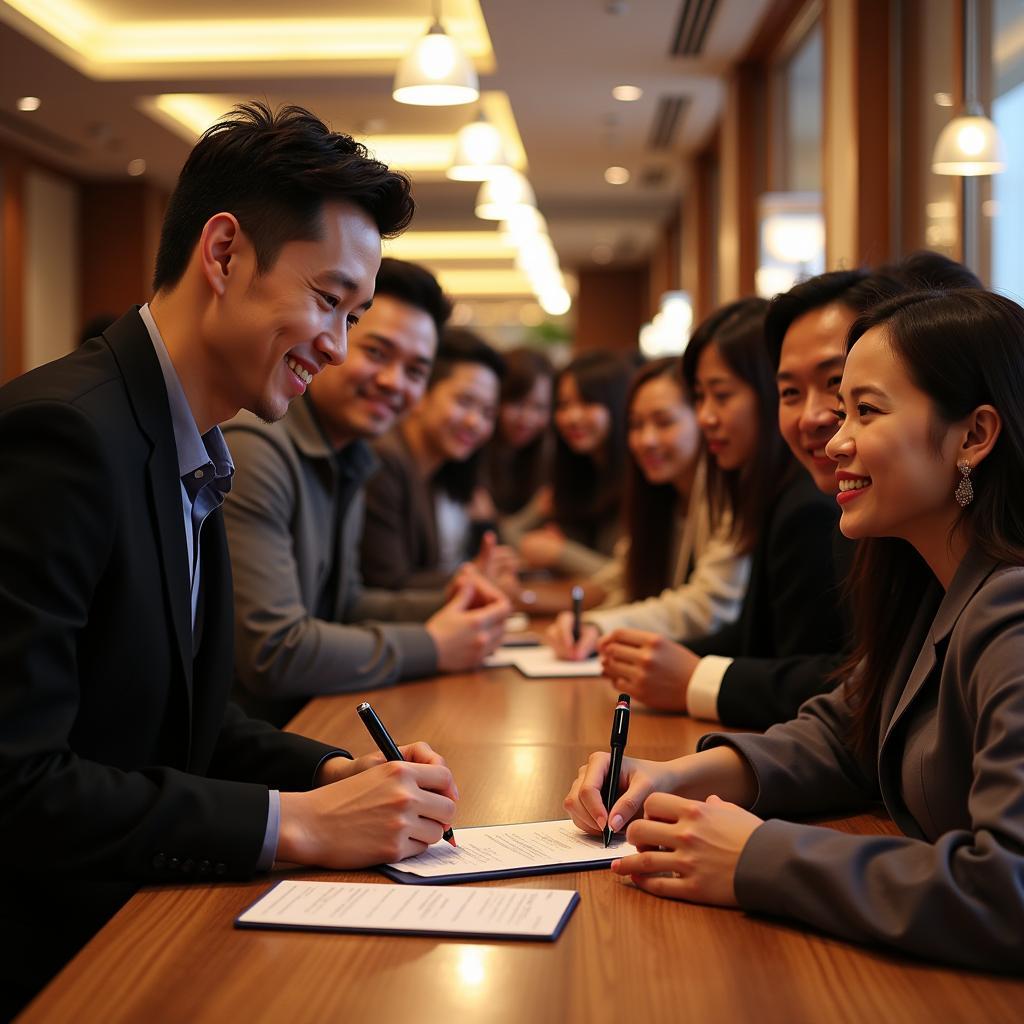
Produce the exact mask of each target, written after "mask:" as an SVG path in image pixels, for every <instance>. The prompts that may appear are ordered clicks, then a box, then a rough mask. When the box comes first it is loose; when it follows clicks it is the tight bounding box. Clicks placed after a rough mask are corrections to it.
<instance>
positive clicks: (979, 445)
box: [957, 405, 1003, 467]
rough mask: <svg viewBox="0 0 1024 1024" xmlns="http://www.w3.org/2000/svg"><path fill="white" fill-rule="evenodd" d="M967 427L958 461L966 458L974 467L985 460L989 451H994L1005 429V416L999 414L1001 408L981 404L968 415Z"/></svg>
mask: <svg viewBox="0 0 1024 1024" xmlns="http://www.w3.org/2000/svg"><path fill="white" fill-rule="evenodd" d="M966 427H967V430H966V433H965V435H964V440H963V443H962V444H961V446H960V451H959V453H958V455H957V462H960V461H961V460H966V461H967V462H969V463H970V464H971V466H972V467H974V466H977V465H978V463H980V462H982V461H984V459H985V458H986V457H987V456H988V454H989V452H991V451H992V448H993V446H994V445H995V443H996V440H997V439H998V437H999V434H1000V432H1001V431H1002V429H1003V418H1002V416H1000V415H999V410H998V409H996V408H995V406H992V405H979V406H978V408H977V409H975V410H974V412H972V413H971V414H970V416H968V417H967V421H966Z"/></svg>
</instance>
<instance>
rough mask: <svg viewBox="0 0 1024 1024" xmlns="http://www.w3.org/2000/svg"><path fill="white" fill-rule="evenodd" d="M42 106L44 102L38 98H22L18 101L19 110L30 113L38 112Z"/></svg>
mask: <svg viewBox="0 0 1024 1024" xmlns="http://www.w3.org/2000/svg"><path fill="white" fill-rule="evenodd" d="M42 105H43V101H42V100H41V99H40V98H39V97H38V96H22V97H21V98H20V99H19V100H18V109H19V110H24V111H26V112H28V113H31V112H32V111H33V110H38V109H39V108H40V107H41V106H42Z"/></svg>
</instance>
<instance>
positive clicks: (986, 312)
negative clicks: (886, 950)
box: [566, 291, 1024, 973]
mask: <svg viewBox="0 0 1024 1024" xmlns="http://www.w3.org/2000/svg"><path fill="white" fill-rule="evenodd" d="M1021 394H1024V310H1022V309H1021V307H1020V306H1018V305H1017V304H1016V303H1014V302H1012V301H1011V300H1009V299H1006V298H1004V297H1002V296H999V295H993V294H991V293H987V292H981V291H960V292H957V293H955V294H948V295H947V294H941V293H935V292H926V293H917V294H915V295H910V296H906V297H901V298H897V299H893V300H891V301H889V302H886V303H885V304H883V305H882V306H879V307H877V308H876V309H874V310H872V311H871V312H869V313H867V314H865V315H863V316H861V317H860V318H859V319H858V320H857V321H856V323H855V324H854V326H853V328H852V329H851V332H850V354H849V358H848V360H847V363H846V367H845V370H844V371H843V380H842V387H841V391H840V406H841V409H842V413H841V418H842V420H843V422H842V425H841V426H840V429H839V432H838V433H837V434H836V435H835V436H834V437H833V438H832V440H831V441H829V443H828V445H827V450H828V453H829V455H830V456H831V457H832V458H833V459H835V460H836V462H837V463H838V467H839V468H838V471H837V476H838V478H839V480H840V481H841V488H842V489H841V491H840V495H839V503H840V506H841V508H842V518H841V520H840V527H841V529H842V531H843V533H844V534H845V535H846V536H848V537H851V538H856V539H858V540H860V541H861V543H860V546H859V550H858V555H857V563H856V566H855V575H854V590H853V598H854V603H855V609H856V622H857V648H856V650H855V651H854V653H853V655H852V656H851V658H850V660H849V662H848V663H847V665H846V666H845V668H844V670H843V673H844V679H845V682H844V684H843V685H842V686H840V687H839V688H838V689H836V690H834V691H832V692H830V693H828V694H824V695H822V696H819V697H815V698H813V699H811V700H809V701H808V702H807V703H806V704H804V706H803V707H802V708H801V711H800V715H799V717H798V718H796V719H795V720H793V721H791V722H786V723H785V724H783V725H776V726H774V727H773V728H771V729H769V730H768V732H767V733H765V734H764V735H763V736H757V735H742V734H730V735H711V736H707V737H705V738H704V739H703V740H702V741H701V750H700V752H699V753H697V754H691V755H689V756H685V757H681V758H678V759H677V760H675V761H667V762H655V761H637V760H630V759H628V758H627V759H626V762H627V763H624V764H623V780H624V781H623V785H624V786H625V791H624V793H623V795H622V797H621V798H620V799H619V800H618V801H617V802H616V804H615V806H614V807H613V808H611V818H612V822H611V824H612V827H613V828H616V827H618V825H619V824H620V819H621V820H623V821H625V820H628V819H629V818H631V817H633V816H634V815H636V814H637V813H638V812H640V810H641V808H642V809H643V812H644V815H645V816H644V818H643V820H638V821H635V822H634V823H633V824H632V825H630V827H629V830H628V833H627V834H628V837H629V840H630V842H632V843H635V844H636V845H637V847H638V849H639V850H640V851H641V852H640V853H638V854H637V855H635V856H631V857H626V858H623V859H622V860H621V861H616V862H615V863H614V864H613V865H612V867H613V870H615V871H617V872H618V873H620V874H622V875H631V876H632V877H633V880H634V882H635V883H636V884H637V885H638V886H639V887H640V888H642V889H646V890H647V891H648V892H652V893H655V894H657V895H661V896H669V897H672V898H676V899H685V900H694V901H698V902H701V903H719V904H723V905H729V906H737V905H738V906H740V907H742V908H743V909H745V910H748V911H756V912H762V913H766V914H771V915H772V916H776V917H789V918H795V919H796V920H799V921H802V922H804V923H806V924H809V925H811V926H812V927H815V928H818V929H820V930H821V931H824V932H827V933H831V934H833V935H839V936H841V937H843V938H847V939H852V940H854V941H857V942H866V943H878V944H882V945H886V946H892V947H895V948H897V949H900V950H903V951H905V952H908V953H913V954H916V955H918V956H924V957H928V958H930V959H934V960H941V961H945V962H949V963H954V964H959V965H962V966H968V967H978V968H983V969H987V970H993V969H995V970H1003V971H1013V972H1017V973H1019V972H1020V971H1021V970H1022V969H1024V944H1022V943H1021V934H1022V932H1024V513H1022V512H1021V505H1020V502H1019V501H1018V500H1017V495H1016V488H1017V487H1018V481H1019V480H1020V479H1021V477H1022V476H1024V414H1022V412H1021V406H1020V395H1021ZM607 764H608V755H607V754H606V753H600V754H593V755H591V757H590V761H589V762H588V764H587V765H585V766H584V767H583V768H581V769H580V772H579V775H578V777H577V780H576V782H575V783H574V784H573V786H572V789H571V791H570V793H569V796H568V797H567V798H566V806H567V807H568V808H569V810H570V812H571V814H572V816H573V818H574V820H575V821H576V822H577V824H579V825H580V826H581V827H582V828H584V829H586V830H587V831H589V832H600V830H601V828H602V827H603V825H604V819H605V817H606V815H605V812H604V809H603V807H602V806H601V796H600V786H601V783H602V781H603V778H604V775H605V773H606V771H607ZM712 794H716V795H712ZM879 799H881V800H883V801H884V803H885V807H886V810H887V811H888V812H889V813H890V814H891V816H892V818H893V820H894V822H895V823H896V824H897V825H898V826H899V828H900V829H901V830H902V832H903V833H904V834H903V836H900V837H896V836H878V835H874V836H871V835H849V834H845V833H842V832H838V831H835V830H833V829H830V828H822V827H817V826H813V825H805V824H796V823H792V822H790V821H783V820H778V819H779V818H780V817H782V816H785V817H786V818H790V817H793V818H806V817H820V816H822V815H828V814H830V813H833V812H837V811H840V810H842V811H848V810H849V809H850V808H851V807H856V806H863V805H864V804H866V803H869V802H872V801H877V800H879ZM726 801H732V803H727V802H726ZM745 808H749V810H746V809H745ZM764 819H773V820H764ZM666 952H668V951H666Z"/></svg>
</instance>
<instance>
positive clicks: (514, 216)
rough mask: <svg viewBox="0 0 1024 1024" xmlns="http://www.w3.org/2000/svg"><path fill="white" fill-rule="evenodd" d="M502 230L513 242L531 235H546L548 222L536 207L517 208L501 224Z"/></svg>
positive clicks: (509, 212)
mask: <svg viewBox="0 0 1024 1024" xmlns="http://www.w3.org/2000/svg"><path fill="white" fill-rule="evenodd" d="M501 230H502V232H503V233H504V234H507V235H508V236H509V238H511V239H513V240H517V239H522V238H528V237H530V236H531V235H546V234H547V232H548V222H547V220H546V219H545V217H544V214H543V213H541V212H540V210H538V209H537V207H536V206H516V207H513V208H512V209H511V210H509V211H508V216H507V217H505V218H504V220H502V222H501Z"/></svg>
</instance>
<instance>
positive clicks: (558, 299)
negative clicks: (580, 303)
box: [537, 288, 572, 316]
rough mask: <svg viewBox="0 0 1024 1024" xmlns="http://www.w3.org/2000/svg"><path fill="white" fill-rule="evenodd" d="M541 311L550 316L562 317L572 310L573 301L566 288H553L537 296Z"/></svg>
mask: <svg viewBox="0 0 1024 1024" xmlns="http://www.w3.org/2000/svg"><path fill="white" fill-rule="evenodd" d="M537 301H538V302H539V303H540V306H541V309H543V310H544V312H545V313H547V314H548V315H549V316H562V315H563V314H565V313H568V312H569V310H570V309H571V308H572V299H571V298H570V297H569V293H568V292H567V291H566V290H565V289H564V288H553V289H551V291H546V292H542V293H541V294H540V295H538V296H537Z"/></svg>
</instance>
